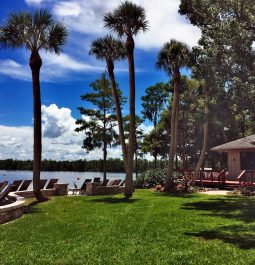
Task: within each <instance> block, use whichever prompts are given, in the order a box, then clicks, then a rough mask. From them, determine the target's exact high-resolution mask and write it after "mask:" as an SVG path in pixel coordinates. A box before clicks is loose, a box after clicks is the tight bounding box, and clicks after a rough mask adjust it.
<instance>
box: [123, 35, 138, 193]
mask: <svg viewBox="0 0 255 265" xmlns="http://www.w3.org/2000/svg"><path fill="white" fill-rule="evenodd" d="M126 48H127V54H128V68H129V89H130V90H129V114H130V125H129V145H128V155H127V157H128V159H127V161H128V163H127V169H126V182H125V191H124V195H125V197H126V198H129V197H131V196H132V194H133V167H134V165H133V160H134V153H135V143H136V133H135V128H136V126H135V63H134V48H135V43H134V39H133V37H132V36H128V38H127V41H126Z"/></svg>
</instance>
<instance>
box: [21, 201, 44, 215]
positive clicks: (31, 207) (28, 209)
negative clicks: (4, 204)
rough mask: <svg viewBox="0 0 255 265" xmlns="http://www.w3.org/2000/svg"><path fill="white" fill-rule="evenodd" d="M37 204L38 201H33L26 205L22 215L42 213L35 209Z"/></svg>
mask: <svg viewBox="0 0 255 265" xmlns="http://www.w3.org/2000/svg"><path fill="white" fill-rule="evenodd" d="M39 203H40V202H38V201H33V202H31V203H29V204H28V205H26V206H25V208H24V214H36V213H40V212H42V211H41V210H40V209H38V208H36V206H37V205H38V204H39Z"/></svg>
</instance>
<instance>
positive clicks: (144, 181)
mask: <svg viewBox="0 0 255 265" xmlns="http://www.w3.org/2000/svg"><path fill="white" fill-rule="evenodd" d="M165 179H166V169H159V168H158V169H150V170H147V171H145V172H143V173H141V174H140V175H139V176H138V178H137V180H136V183H137V186H138V187H139V188H152V187H155V186H156V185H164V182H165Z"/></svg>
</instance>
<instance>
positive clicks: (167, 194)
mask: <svg viewBox="0 0 255 265" xmlns="http://www.w3.org/2000/svg"><path fill="white" fill-rule="evenodd" d="M153 194H155V195H156V196H161V197H180V198H195V197H199V196H200V195H198V194H197V193H184V192H176V193H172V192H171V193H170V192H159V191H154V192H153Z"/></svg>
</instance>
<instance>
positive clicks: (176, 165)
mask: <svg viewBox="0 0 255 265" xmlns="http://www.w3.org/2000/svg"><path fill="white" fill-rule="evenodd" d="M176 104H177V106H176V112H175V139H174V154H175V170H177V168H178V156H177V153H176V150H177V146H178V140H179V93H178V99H177V103H176Z"/></svg>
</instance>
